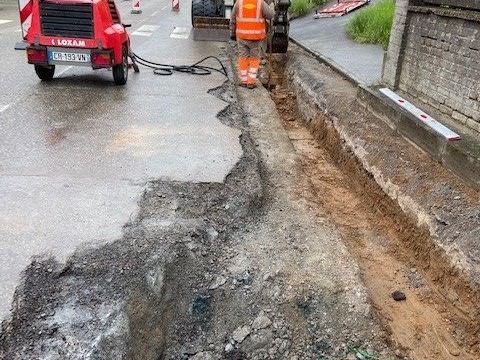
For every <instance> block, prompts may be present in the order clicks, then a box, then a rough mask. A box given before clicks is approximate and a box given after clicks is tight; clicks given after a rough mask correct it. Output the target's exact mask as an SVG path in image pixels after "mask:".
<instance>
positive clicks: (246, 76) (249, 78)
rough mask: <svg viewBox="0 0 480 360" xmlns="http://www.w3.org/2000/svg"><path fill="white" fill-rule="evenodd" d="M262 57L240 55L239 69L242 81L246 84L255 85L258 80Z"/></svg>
mask: <svg viewBox="0 0 480 360" xmlns="http://www.w3.org/2000/svg"><path fill="white" fill-rule="evenodd" d="M259 67H260V59H258V58H255V57H239V58H238V71H239V75H240V82H241V83H242V84H244V85H254V84H255V83H256V82H257V76H258V68H259Z"/></svg>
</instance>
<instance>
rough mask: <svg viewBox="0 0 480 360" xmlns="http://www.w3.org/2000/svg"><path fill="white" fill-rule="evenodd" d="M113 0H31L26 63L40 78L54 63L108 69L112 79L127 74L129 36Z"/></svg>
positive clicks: (124, 78) (118, 79)
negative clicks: (111, 73)
mask: <svg viewBox="0 0 480 360" xmlns="http://www.w3.org/2000/svg"><path fill="white" fill-rule="evenodd" d="M125 27H126V26H125V25H123V24H122V23H121V19H120V14H119V12H118V10H117V7H116V5H115V2H114V0H33V7H32V23H31V26H30V28H29V30H28V33H27V35H26V40H27V43H28V47H27V57H28V62H29V63H31V64H34V65H35V71H36V72H37V75H38V76H39V77H40V79H42V80H51V79H52V78H53V75H54V72H55V65H76V66H91V67H92V68H93V69H99V68H112V70H113V76H114V80H115V82H116V83H117V84H119V85H123V84H125V83H126V81H127V77H128V56H129V52H130V39H129V36H128V33H127V31H126V30H125Z"/></svg>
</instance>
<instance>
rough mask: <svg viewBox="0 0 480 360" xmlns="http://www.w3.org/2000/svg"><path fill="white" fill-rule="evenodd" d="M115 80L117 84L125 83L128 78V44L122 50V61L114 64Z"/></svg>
mask: <svg viewBox="0 0 480 360" xmlns="http://www.w3.org/2000/svg"><path fill="white" fill-rule="evenodd" d="M112 72H113V81H115V84H117V85H125V84H126V83H127V79H128V50H127V48H126V46H124V47H123V50H122V63H121V64H118V65H113V68H112Z"/></svg>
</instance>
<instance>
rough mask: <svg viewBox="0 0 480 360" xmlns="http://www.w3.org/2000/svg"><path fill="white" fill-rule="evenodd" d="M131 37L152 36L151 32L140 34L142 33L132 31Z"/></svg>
mask: <svg viewBox="0 0 480 360" xmlns="http://www.w3.org/2000/svg"><path fill="white" fill-rule="evenodd" d="M132 35H136V36H152V33H151V32H142V31H134V32H133V33H132Z"/></svg>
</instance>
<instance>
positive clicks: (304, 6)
mask: <svg viewBox="0 0 480 360" xmlns="http://www.w3.org/2000/svg"><path fill="white" fill-rule="evenodd" d="M310 10H312V3H311V2H310V0H292V5H290V8H289V11H290V13H291V14H292V15H295V16H303V15H307V14H308V13H309V12H310Z"/></svg>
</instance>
